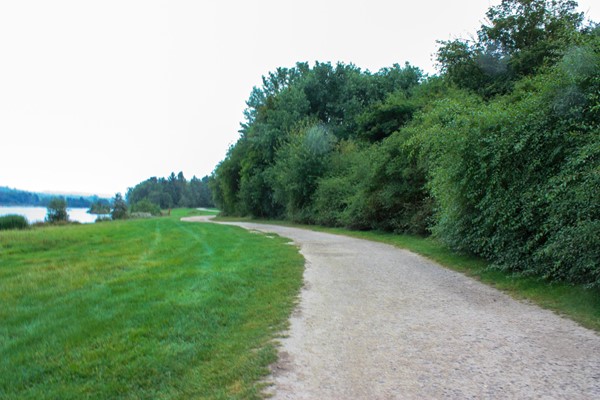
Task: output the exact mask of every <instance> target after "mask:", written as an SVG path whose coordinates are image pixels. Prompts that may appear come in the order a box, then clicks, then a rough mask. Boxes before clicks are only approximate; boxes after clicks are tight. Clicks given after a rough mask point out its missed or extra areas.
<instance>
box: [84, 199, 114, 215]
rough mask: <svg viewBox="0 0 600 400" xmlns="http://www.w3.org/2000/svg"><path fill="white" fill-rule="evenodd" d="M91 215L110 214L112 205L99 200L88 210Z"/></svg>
mask: <svg viewBox="0 0 600 400" xmlns="http://www.w3.org/2000/svg"><path fill="white" fill-rule="evenodd" d="M88 212H89V213H90V214H109V213H110V203H109V202H108V201H106V200H98V201H95V202H94V203H92V205H91V206H90V209H89V210H88Z"/></svg>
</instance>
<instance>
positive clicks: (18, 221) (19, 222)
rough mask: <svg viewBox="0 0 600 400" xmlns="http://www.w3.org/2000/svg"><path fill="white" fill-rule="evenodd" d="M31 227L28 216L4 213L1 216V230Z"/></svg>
mask: <svg viewBox="0 0 600 400" xmlns="http://www.w3.org/2000/svg"><path fill="white" fill-rule="evenodd" d="M28 227H29V223H28V222H27V218H25V217H24V216H22V215H13V214H10V215H3V216H0V231H4V230H9V229H26V228H28Z"/></svg>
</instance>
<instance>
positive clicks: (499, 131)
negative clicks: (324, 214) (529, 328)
mask: <svg viewBox="0 0 600 400" xmlns="http://www.w3.org/2000/svg"><path fill="white" fill-rule="evenodd" d="M565 57H567V56H565ZM569 57H571V56H569ZM564 62H567V60H564V61H563V63H564ZM559 65H560V64H559ZM569 65H570V64H569ZM573 70H574V71H581V69H579V68H575V69H573ZM586 70H587V71H588V72H587V74H584V73H579V72H578V73H577V74H571V73H568V72H566V71H565V69H564V68H562V67H561V68H559V67H557V68H555V69H554V70H553V71H551V72H549V73H546V74H538V75H537V76H536V77H535V78H531V79H525V80H522V81H521V82H519V84H518V86H517V88H516V90H515V91H514V93H512V94H511V95H510V96H506V97H504V98H500V99H497V100H495V101H493V102H490V103H489V104H484V103H481V102H478V101H477V98H475V97H472V96H467V95H464V94H460V93H457V94H456V95H455V96H454V97H452V98H448V99H445V100H443V101H439V102H438V103H437V104H436V106H435V108H434V109H433V110H432V111H431V112H429V113H427V114H424V115H422V116H420V123H419V124H420V126H421V130H420V134H419V140H420V145H421V146H422V147H421V150H422V154H423V158H424V159H425V162H426V163H428V169H429V174H430V179H429V187H430V188H431V192H432V194H433V196H434V198H435V200H436V202H437V204H438V215H437V218H436V219H437V222H436V225H435V227H434V232H435V233H436V234H438V235H439V236H440V237H441V238H443V239H444V240H445V241H446V242H447V243H449V244H451V245H453V246H455V247H458V248H462V249H465V250H468V251H471V252H474V253H476V254H479V255H482V256H484V257H486V258H488V259H490V260H493V261H494V262H495V263H496V264H497V265H498V266H500V267H502V268H505V269H508V270H511V271H517V272H521V273H526V274H535V275H540V276H544V277H546V278H550V279H554V280H566V281H570V282H577V283H585V284H589V285H592V286H599V285H600V280H599V279H598V278H599V275H598V274H599V272H598V271H599V270H598V268H599V266H600V254H599V252H598V250H597V249H598V248H600V241H599V239H600V238H599V235H598V230H597V227H598V220H599V219H600V209H599V203H598V197H597V196H598V188H600V181H599V180H598V168H599V165H600V135H599V127H598V119H595V115H594V116H592V114H591V113H590V112H589V111H584V110H588V109H590V108H591V109H593V108H594V103H593V102H592V101H593V98H594V97H593V96H594V94H593V93H594V92H595V91H596V90H597V87H596V86H594V85H593V84H591V81H594V80H595V79H596V78H595V76H596V75H597V74H596V72H595V71H596V70H595V69H594V68H591V67H590V68H586ZM590 74H591V75H590ZM566 93H577V94H578V95H577V96H572V95H570V94H568V95H567V96H569V97H568V99H565V95H566Z"/></svg>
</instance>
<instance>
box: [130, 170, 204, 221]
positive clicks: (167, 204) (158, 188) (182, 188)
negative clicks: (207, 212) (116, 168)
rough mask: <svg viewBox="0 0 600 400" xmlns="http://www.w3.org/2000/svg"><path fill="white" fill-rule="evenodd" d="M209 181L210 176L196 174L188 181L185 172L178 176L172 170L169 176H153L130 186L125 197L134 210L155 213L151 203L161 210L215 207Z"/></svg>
mask: <svg viewBox="0 0 600 400" xmlns="http://www.w3.org/2000/svg"><path fill="white" fill-rule="evenodd" d="M208 181H209V177H208V176H205V177H204V178H202V179H198V178H196V177H195V176H194V177H192V179H191V180H190V181H189V182H188V181H187V180H186V179H185V176H183V172H180V173H179V174H177V176H176V175H175V173H173V172H172V173H171V175H169V177H168V178H156V177H153V178H150V179H147V180H145V181H144V182H141V183H138V184H137V185H135V186H134V187H132V188H129V190H128V191H127V194H126V196H125V198H126V199H127V203H128V204H129V205H130V206H131V207H132V210H131V211H132V212H150V213H153V214H154V213H155V208H153V207H151V206H149V204H153V205H154V206H155V207H157V208H158V209H159V210H160V209H163V210H166V209H169V208H174V207H214V203H213V200H212V195H211V192H210V188H209V185H208ZM140 203H141V204H140ZM140 208H143V210H141V209H140Z"/></svg>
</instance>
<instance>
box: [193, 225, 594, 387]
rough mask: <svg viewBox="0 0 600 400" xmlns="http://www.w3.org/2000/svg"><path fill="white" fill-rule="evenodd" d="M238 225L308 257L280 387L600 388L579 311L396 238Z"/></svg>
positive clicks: (276, 379) (278, 375) (278, 370)
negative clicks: (509, 287) (480, 276)
mask: <svg viewBox="0 0 600 400" xmlns="http://www.w3.org/2000/svg"><path fill="white" fill-rule="evenodd" d="M205 219H206V218H203V217H193V218H188V219H187V220H196V221H197V220H205ZM235 225H239V226H242V227H244V228H246V229H251V230H257V231H261V232H273V233H276V234H279V235H281V236H284V237H287V238H290V239H291V240H293V242H294V243H295V244H296V245H298V246H299V247H300V249H301V253H302V255H303V256H304V257H305V259H306V269H305V273H304V282H305V283H304V288H303V290H302V292H301V295H300V301H299V305H298V307H297V310H296V311H295V312H294V314H293V315H292V317H291V319H290V323H291V326H290V330H289V332H288V333H287V335H288V336H287V337H286V338H284V339H282V340H281V347H280V358H279V361H278V363H277V364H275V365H274V366H273V368H272V371H273V373H272V376H271V377H270V379H269V381H270V382H273V384H274V385H273V387H271V389H270V393H271V394H272V395H273V398H274V399H413V398H414V399H424V398H428V399H432V398H433V399H442V398H444V399H448V398H450V399H482V398H484V399H485V398H487V399H491V398H493V399H496V398H509V399H530V398H531V399H600V336H599V335H598V334H596V333H595V332H593V331H590V330H588V329H585V328H583V327H581V326H579V325H577V324H576V323H574V322H572V321H570V320H568V319H565V318H561V317H559V316H557V315H556V314H554V313H552V312H550V311H547V310H543V309H541V308H539V307H537V306H533V305H530V304H527V303H524V302H520V301H516V300H514V299H512V298H511V297H509V296H507V295H505V294H503V293H501V292H499V291H497V290H495V289H493V288H490V287H488V286H485V285H483V284H481V283H479V282H477V281H475V280H473V279H471V278H468V277H465V276H463V275H461V274H459V273H456V272H453V271H450V270H447V269H444V268H442V267H440V266H438V265H436V264H435V263H433V262H431V261H429V260H427V259H425V258H423V257H420V256H418V255H415V254H413V253H410V252H408V251H405V250H400V249H398V248H395V247H393V246H390V245H386V244H381V243H375V242H370V241H366V240H361V239H354V238H349V237H345V236H338V235H332V234H327V233H319V232H313V231H308V230H303V229H296V228H288V227H280V226H271V225H259V224H253V223H235Z"/></svg>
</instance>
